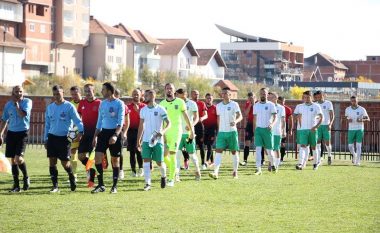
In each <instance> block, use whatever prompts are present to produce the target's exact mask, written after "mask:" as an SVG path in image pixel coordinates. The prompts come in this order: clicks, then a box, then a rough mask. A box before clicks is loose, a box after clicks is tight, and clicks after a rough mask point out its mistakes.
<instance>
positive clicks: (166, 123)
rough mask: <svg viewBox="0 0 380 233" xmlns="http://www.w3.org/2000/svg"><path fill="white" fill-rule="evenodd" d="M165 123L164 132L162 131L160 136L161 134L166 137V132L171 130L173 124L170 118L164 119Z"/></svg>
mask: <svg viewBox="0 0 380 233" xmlns="http://www.w3.org/2000/svg"><path fill="white" fill-rule="evenodd" d="M163 120H164V122H163V125H164V126H163V128H162V130H161V132H160V134H161V136H162V135H164V134H165V133H166V131H167V130H168V129H169V128H170V126H171V123H170V121H169V118H168V117H165V118H164V119H163Z"/></svg>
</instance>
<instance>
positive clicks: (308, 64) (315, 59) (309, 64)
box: [303, 53, 348, 82]
mask: <svg viewBox="0 0 380 233" xmlns="http://www.w3.org/2000/svg"><path fill="white" fill-rule="evenodd" d="M305 68H307V69H312V70H317V68H318V69H319V72H320V77H321V80H320V81H326V82H340V81H343V79H344V77H345V76H346V72H347V70H348V68H347V67H346V66H345V65H344V64H343V63H341V62H340V61H337V60H335V59H333V58H332V57H330V56H328V55H326V54H323V53H316V54H314V55H312V56H310V57H308V58H305ZM308 78H309V77H305V79H304V80H303V81H313V80H310V79H308Z"/></svg>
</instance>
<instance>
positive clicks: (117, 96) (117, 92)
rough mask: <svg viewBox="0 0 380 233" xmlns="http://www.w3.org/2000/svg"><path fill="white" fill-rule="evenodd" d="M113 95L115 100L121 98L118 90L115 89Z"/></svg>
mask: <svg viewBox="0 0 380 233" xmlns="http://www.w3.org/2000/svg"><path fill="white" fill-rule="evenodd" d="M114 95H115V98H118V99H119V98H120V96H121V91H120V90H119V89H117V88H116V89H115V93H114Z"/></svg>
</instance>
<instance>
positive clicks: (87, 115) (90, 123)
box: [77, 99, 102, 131]
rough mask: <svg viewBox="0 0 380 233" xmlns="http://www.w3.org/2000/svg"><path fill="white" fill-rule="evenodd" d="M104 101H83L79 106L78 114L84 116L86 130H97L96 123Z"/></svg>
mask: <svg viewBox="0 0 380 233" xmlns="http://www.w3.org/2000/svg"><path fill="white" fill-rule="evenodd" d="M101 102H102V101H101V100H100V99H95V100H93V101H91V102H89V101H88V100H86V99H83V100H81V101H80V102H79V104H78V109H77V110H78V113H79V114H80V115H81V116H82V122H83V126H84V129H85V131H86V129H87V130H88V131H93V130H95V129H96V123H97V121H98V113H99V105H100V103H101Z"/></svg>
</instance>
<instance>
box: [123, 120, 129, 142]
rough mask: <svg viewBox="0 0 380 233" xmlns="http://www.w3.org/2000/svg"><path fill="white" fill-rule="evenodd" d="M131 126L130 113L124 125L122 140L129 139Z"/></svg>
mask: <svg viewBox="0 0 380 233" xmlns="http://www.w3.org/2000/svg"><path fill="white" fill-rule="evenodd" d="M129 126H130V118H129V113H128V114H127V115H125V120H124V125H123V132H122V138H123V140H125V139H126V138H127V133H128V129H129Z"/></svg>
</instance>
